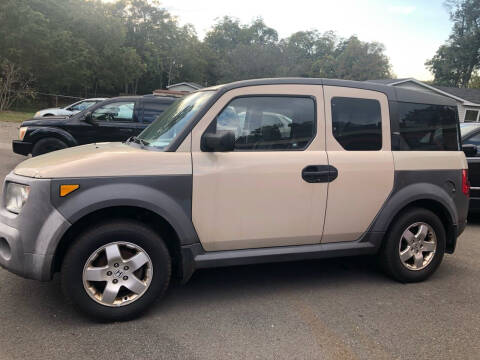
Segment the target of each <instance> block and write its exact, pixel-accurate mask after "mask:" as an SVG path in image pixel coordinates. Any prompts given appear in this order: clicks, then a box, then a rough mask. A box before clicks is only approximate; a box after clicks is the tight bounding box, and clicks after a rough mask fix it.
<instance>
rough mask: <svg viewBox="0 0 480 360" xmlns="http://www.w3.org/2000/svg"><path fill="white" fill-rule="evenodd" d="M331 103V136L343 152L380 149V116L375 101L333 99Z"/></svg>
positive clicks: (378, 107) (378, 106) (378, 104)
mask: <svg viewBox="0 0 480 360" xmlns="http://www.w3.org/2000/svg"><path fill="white" fill-rule="evenodd" d="M331 103H332V130H333V136H334V137H335V139H336V140H337V141H338V142H339V143H340V145H342V147H343V148H344V149H345V150H350V151H360V150H380V149H381V148H382V115H381V111H380V103H379V102H378V101H377V100H373V99H359V98H348V97H334V98H333V99H332V101H331Z"/></svg>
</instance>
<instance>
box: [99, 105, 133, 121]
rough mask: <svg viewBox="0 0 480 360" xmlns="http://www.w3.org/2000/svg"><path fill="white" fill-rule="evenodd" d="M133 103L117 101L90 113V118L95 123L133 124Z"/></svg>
mask: <svg viewBox="0 0 480 360" xmlns="http://www.w3.org/2000/svg"><path fill="white" fill-rule="evenodd" d="M134 108H135V102H133V101H119V102H114V103H109V104H106V105H103V106H100V107H99V108H97V109H95V111H93V112H92V118H93V119H94V120H97V121H111V122H133V121H134V120H133V110H134Z"/></svg>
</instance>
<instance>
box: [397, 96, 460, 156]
mask: <svg viewBox="0 0 480 360" xmlns="http://www.w3.org/2000/svg"><path fill="white" fill-rule="evenodd" d="M397 113H398V123H397V124H392V131H394V136H393V138H392V150H410V151H415V150H418V151H445V150H447V151H448V150H451V151H457V150H458V149H459V135H458V118H457V109H456V107H454V106H445V105H430V104H415V103H406V102H398V103H397ZM393 129H397V130H393Z"/></svg>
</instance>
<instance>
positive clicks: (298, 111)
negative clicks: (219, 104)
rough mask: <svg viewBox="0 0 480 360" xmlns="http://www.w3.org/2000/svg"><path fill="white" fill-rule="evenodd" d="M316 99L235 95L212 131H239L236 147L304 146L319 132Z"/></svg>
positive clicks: (270, 148)
mask: <svg viewBox="0 0 480 360" xmlns="http://www.w3.org/2000/svg"><path fill="white" fill-rule="evenodd" d="M315 122H316V117H315V102H314V100H313V99H312V98H310V97H297V96H249V97H239V98H236V99H233V100H232V101H231V102H230V103H229V104H228V106H227V107H225V108H224V109H223V110H222V111H221V113H220V114H219V115H218V116H217V117H216V118H215V120H214V121H213V122H212V124H211V125H210V126H209V128H208V130H207V131H209V132H221V131H232V132H234V133H235V150H237V151H242V150H263V151H265V150H272V151H273V150H289V149H290V150H301V149H305V148H306V147H307V146H308V144H309V143H310V141H311V140H312V139H313V138H314V136H315Z"/></svg>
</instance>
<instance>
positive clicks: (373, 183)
mask: <svg viewBox="0 0 480 360" xmlns="http://www.w3.org/2000/svg"><path fill="white" fill-rule="evenodd" d="M324 94H325V116H326V149H327V155H328V160H329V164H330V165H331V166H333V167H335V168H336V169H337V171H338V178H337V179H336V180H335V181H333V182H331V183H330V184H329V186H328V201H327V212H326V217H325V227H324V233H323V238H322V242H339V241H354V240H357V239H359V238H360V237H361V236H362V234H363V233H364V232H365V231H366V230H367V229H368V227H369V225H370V224H371V223H372V221H373V219H374V218H375V216H376V215H377V213H378V212H379V210H380V209H381V207H382V205H383V203H384V202H385V200H386V199H387V197H388V196H389V194H390V192H391V190H392V188H393V180H394V165H393V156H392V152H391V145H390V143H391V140H390V118H389V108H388V100H387V97H386V95H385V94H383V93H380V92H376V91H370V90H362V89H354V88H344V87H336V86H324Z"/></svg>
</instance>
